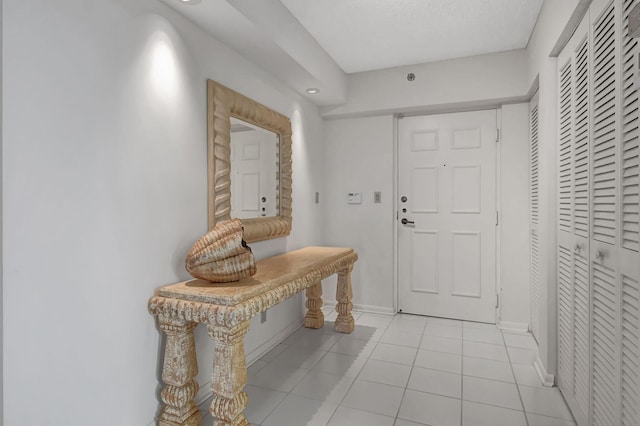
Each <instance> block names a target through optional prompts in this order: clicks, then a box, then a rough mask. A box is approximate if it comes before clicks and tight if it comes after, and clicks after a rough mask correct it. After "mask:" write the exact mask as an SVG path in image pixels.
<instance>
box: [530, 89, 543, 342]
mask: <svg viewBox="0 0 640 426" xmlns="http://www.w3.org/2000/svg"><path fill="white" fill-rule="evenodd" d="M529 141H530V145H529V167H530V169H529V228H530V230H531V248H530V255H529V257H530V259H529V260H530V275H531V288H530V293H531V294H530V296H531V319H530V321H531V333H532V334H533V336H534V337H535V338H536V339H537V338H538V332H539V328H540V240H539V230H540V202H539V193H540V191H539V189H540V175H539V173H540V170H539V155H538V94H537V93H536V95H535V96H534V97H533V99H532V100H531V102H530V104H529Z"/></svg>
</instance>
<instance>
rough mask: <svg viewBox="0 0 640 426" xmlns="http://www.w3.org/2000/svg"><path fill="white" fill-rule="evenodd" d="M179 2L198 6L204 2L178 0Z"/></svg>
mask: <svg viewBox="0 0 640 426" xmlns="http://www.w3.org/2000/svg"><path fill="white" fill-rule="evenodd" d="M178 1H179V2H180V3H184V4H198V3H200V2H202V0H178Z"/></svg>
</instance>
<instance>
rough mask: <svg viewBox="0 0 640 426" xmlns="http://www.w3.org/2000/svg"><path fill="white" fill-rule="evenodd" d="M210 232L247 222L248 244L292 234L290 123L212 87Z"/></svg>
mask: <svg viewBox="0 0 640 426" xmlns="http://www.w3.org/2000/svg"><path fill="white" fill-rule="evenodd" d="M207 133H208V153H207V163H208V164H207V169H208V191H209V194H208V204H209V205H208V210H209V229H212V228H213V227H214V226H215V225H216V223H218V222H220V221H222V220H227V219H231V218H232V217H234V218H238V219H241V220H242V224H243V226H244V239H245V240H246V241H247V242H255V241H262V240H267V239H271V238H278V237H284V236H286V235H289V233H290V232H291V121H290V120H289V118H288V117H286V116H284V115H282V114H280V113H278V112H276V111H274V110H272V109H270V108H267V107H266V106H264V105H262V104H260V103H258V102H256V101H254V100H252V99H249V98H247V97H246V96H244V95H241V94H240V93H237V92H235V91H233V90H231V89H229V88H228V87H225V86H223V85H221V84H219V83H217V82H215V81H213V80H209V81H208V82H207Z"/></svg>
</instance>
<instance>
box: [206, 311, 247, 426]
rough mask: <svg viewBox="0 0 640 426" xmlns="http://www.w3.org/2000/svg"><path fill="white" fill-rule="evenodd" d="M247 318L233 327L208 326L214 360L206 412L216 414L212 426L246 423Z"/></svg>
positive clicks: (231, 425) (239, 425)
mask: <svg viewBox="0 0 640 426" xmlns="http://www.w3.org/2000/svg"><path fill="white" fill-rule="evenodd" d="M249 324H250V322H249V321H245V322H243V323H241V324H239V325H237V326H235V327H233V328H226V327H221V326H212V325H210V326H209V327H208V330H209V335H210V336H211V338H212V339H213V341H214V342H215V359H214V362H213V377H212V379H211V390H212V391H213V401H211V407H210V408H209V411H210V412H211V414H212V415H213V417H215V419H216V420H215V421H214V423H213V424H214V425H215V426H249V421H248V420H247V419H246V418H245V416H244V414H243V413H242V412H243V410H244V408H245V407H246V406H247V403H248V402H249V397H248V396H247V394H246V393H245V392H244V385H246V384H247V364H246V361H245V358H244V343H243V338H244V335H245V334H247V331H249Z"/></svg>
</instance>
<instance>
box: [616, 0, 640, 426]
mask: <svg viewBox="0 0 640 426" xmlns="http://www.w3.org/2000/svg"><path fill="white" fill-rule="evenodd" d="M638 4H640V0H624V1H623V2H622V15H623V26H622V37H621V38H622V41H621V43H620V45H621V60H622V73H621V83H622V90H621V96H622V99H621V104H622V108H621V130H622V131H621V132H620V133H621V143H620V149H619V156H620V157H619V158H620V160H619V164H620V166H619V167H618V171H617V177H618V179H619V182H620V184H619V188H618V192H619V194H620V214H619V216H618V218H619V222H620V235H619V239H618V244H619V247H620V253H619V259H620V260H619V262H618V265H619V271H618V273H619V280H620V281H619V285H620V290H621V291H620V305H621V307H620V322H621V324H620V325H619V328H620V333H621V339H622V341H621V349H620V351H621V352H620V353H621V360H620V362H621V365H620V369H621V377H622V382H621V383H620V389H621V405H622V407H621V410H620V413H621V414H620V415H621V424H622V425H624V426H631V425H640V204H639V203H640V196H639V195H640V165H639V163H640V162H639V160H640V148H639V146H638V141H639V140H640V131H639V126H640V112H639V108H640V96H639V93H638V91H637V90H636V88H635V87H634V85H633V80H634V78H636V77H637V76H639V75H640V69H639V66H638V61H639V55H640V40H639V39H637V38H631V37H629V35H628V19H627V18H628V16H629V12H630V11H631V9H633V8H634V7H635V6H637V5H638Z"/></svg>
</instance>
